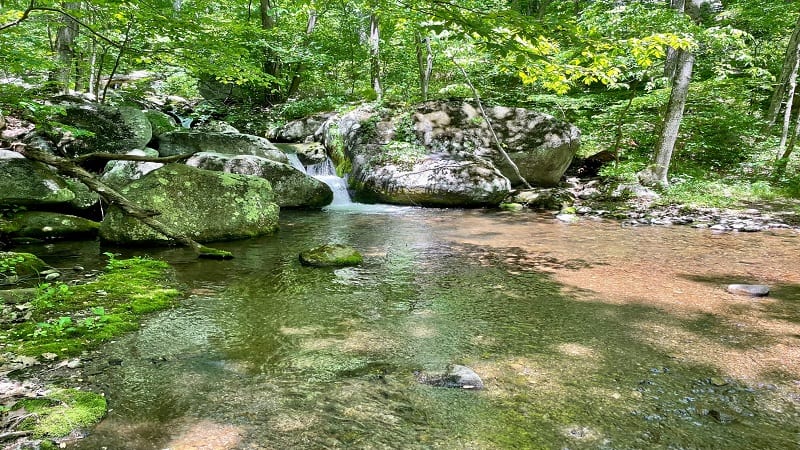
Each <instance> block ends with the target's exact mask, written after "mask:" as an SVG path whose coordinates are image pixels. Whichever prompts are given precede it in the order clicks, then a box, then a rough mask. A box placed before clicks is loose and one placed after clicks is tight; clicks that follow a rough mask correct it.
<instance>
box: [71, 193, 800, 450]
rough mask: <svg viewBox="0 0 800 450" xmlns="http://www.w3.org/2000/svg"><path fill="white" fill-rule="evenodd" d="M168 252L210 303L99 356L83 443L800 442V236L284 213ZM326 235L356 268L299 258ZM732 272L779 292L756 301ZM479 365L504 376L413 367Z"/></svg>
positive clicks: (530, 217) (672, 445)
mask: <svg viewBox="0 0 800 450" xmlns="http://www.w3.org/2000/svg"><path fill="white" fill-rule="evenodd" d="M281 215H282V218H281V231H280V232H279V233H278V234H276V235H274V236H270V237H265V238H261V239H255V240H248V241H240V242H232V243H223V244H218V245H217V246H218V247H220V248H224V249H226V250H230V251H232V252H233V253H234V254H235V255H236V258H235V259H234V260H232V261H208V260H196V259H194V258H193V257H192V256H191V255H190V254H189V253H188V252H187V251H186V250H182V249H169V250H154V251H152V252H150V253H151V254H153V256H157V257H162V258H165V259H167V260H169V261H170V262H172V263H173V264H174V265H175V267H176V268H177V270H178V274H179V277H180V279H181V281H182V282H183V283H185V284H186V285H187V287H188V289H189V292H190V293H191V295H190V296H189V297H188V298H187V299H186V300H185V301H184V302H183V303H182V305H181V306H180V307H178V308H175V309H173V310H170V311H166V312H163V313H160V314H158V315H154V316H152V317H151V318H150V319H148V320H147V322H146V323H145V324H144V326H143V327H142V329H141V330H140V332H138V333H135V334H131V335H129V336H127V337H124V338H122V339H120V340H119V341H117V342H115V343H112V344H109V345H108V346H107V347H106V348H105V349H104V356H103V357H102V358H98V359H97V360H95V361H93V362H91V364H90V367H88V368H87V371H88V372H89V373H92V374H93V375H92V376H91V381H92V382H93V383H96V384H97V385H98V387H100V388H102V389H103V390H104V391H105V392H107V394H108V399H109V406H110V408H111V409H112V410H111V412H110V413H109V415H108V417H107V418H106V419H105V420H104V422H103V423H101V425H99V426H98V427H97V429H96V430H95V431H94V433H93V434H92V435H91V436H90V437H88V438H87V439H85V440H83V441H82V442H80V443H79V444H78V446H77V448H83V449H97V448H101V447H107V448H109V449H165V448H170V449H191V448H209V449H210V448H215V449H317V448H369V449H395V448H402V449H414V448H419V449H423V448H465V449H495V448H509V449H511V448H513V449H518V448H532V449H535V448H571V449H572V448H592V449H594V448H608V449H631V448H664V449H681V448H685V449H694V448H720V449H754V448H759V449H772V448H774V449H786V448H798V447H799V446H800V417H798V416H799V415H800V414H798V406H800V381H798V380H800V311H799V310H800V289H798V286H799V285H800V275H798V272H800V271H798V270H797V262H798V256H797V254H798V253H797V250H798V244H799V243H800V237H798V234H797V233H795V232H780V233H758V234H721V235H715V234H712V233H711V232H710V231H708V230H694V229H691V228H686V227H671V228H650V227H647V228H622V227H620V225H619V224H617V223H608V222H593V221H588V220H587V221H583V222H581V223H578V224H574V225H565V224H561V223H559V222H556V221H554V220H553V219H552V218H551V217H549V216H541V215H536V214H532V213H519V214H513V213H498V212H490V211H482V210H472V211H457V210H434V209H416V208H391V207H376V208H370V209H368V210H366V211H365V210H359V211H353V210H352V209H342V210H332V211H326V212H292V211H284V212H282V213H281ZM326 242H340V243H345V244H350V245H353V246H355V247H357V248H358V249H360V250H361V251H362V252H363V253H364V255H365V263H364V265H363V266H361V267H358V268H347V269H338V270H334V269H314V268H306V267H302V266H300V265H299V263H298V261H297V255H298V253H299V252H300V251H302V250H305V249H307V248H309V247H312V246H316V245H319V244H322V243H326ZM729 282H740V283H741V282H745V283H748V282H750V283H754V282H760V283H766V284H770V285H772V286H773V288H774V289H773V291H774V292H773V294H774V295H773V296H772V297H769V298H767V299H759V300H753V299H749V298H742V297H736V296H733V295H731V294H728V293H726V292H725V291H724V284H725V283H729ZM453 363H454V364H463V365H467V366H470V367H472V368H473V369H475V370H476V372H478V373H479V374H480V375H481V376H482V377H483V379H484V382H485V384H486V389H485V390H482V391H465V390H455V389H445V388H437V387H431V386H427V385H423V384H420V383H418V382H417V380H416V376H417V375H415V374H418V373H437V372H441V371H442V370H444V368H445V366H446V365H447V364H453Z"/></svg>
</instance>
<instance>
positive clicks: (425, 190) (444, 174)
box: [351, 158, 511, 207]
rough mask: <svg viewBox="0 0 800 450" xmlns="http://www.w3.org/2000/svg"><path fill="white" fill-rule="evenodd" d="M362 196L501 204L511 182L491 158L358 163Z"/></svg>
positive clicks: (448, 204)
mask: <svg viewBox="0 0 800 450" xmlns="http://www.w3.org/2000/svg"><path fill="white" fill-rule="evenodd" d="M352 179H353V180H354V181H351V186H354V187H355V188H356V192H357V196H356V198H357V199H359V200H367V201H377V202H382V203H392V204H399V205H423V206H444V207H475V206H487V205H498V204H499V203H500V202H502V201H503V199H504V198H505V197H506V196H507V195H508V193H509V192H510V191H511V184H510V183H509V181H508V179H507V178H506V177H504V176H503V175H502V174H501V173H500V172H499V171H498V170H497V169H496V168H495V167H494V166H493V165H492V164H491V163H490V162H489V161H486V160H482V159H473V160H463V161H456V160H451V159H433V158H421V159H419V160H417V161H415V162H414V163H413V164H411V165H404V164H395V163H388V164H381V165H374V164H365V165H362V164H354V172H353V175H352Z"/></svg>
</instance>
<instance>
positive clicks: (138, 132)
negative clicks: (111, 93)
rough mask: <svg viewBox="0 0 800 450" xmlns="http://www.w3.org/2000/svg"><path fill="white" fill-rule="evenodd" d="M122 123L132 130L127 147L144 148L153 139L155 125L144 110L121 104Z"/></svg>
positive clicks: (127, 140) (131, 148) (126, 142)
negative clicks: (152, 124) (151, 123)
mask: <svg viewBox="0 0 800 450" xmlns="http://www.w3.org/2000/svg"><path fill="white" fill-rule="evenodd" d="M119 115H120V117H121V118H122V123H123V124H125V126H126V127H127V128H128V129H129V130H130V132H131V136H130V137H129V138H128V139H126V140H125V144H124V146H125V148H127V149H128V150H133V149H136V148H144V147H145V146H146V145H147V144H148V143H149V142H150V140H151V139H153V127H152V126H151V125H150V120H149V119H148V118H147V116H146V115H145V114H144V112H143V111H142V110H141V109H139V108H136V107H133V106H120V107H119Z"/></svg>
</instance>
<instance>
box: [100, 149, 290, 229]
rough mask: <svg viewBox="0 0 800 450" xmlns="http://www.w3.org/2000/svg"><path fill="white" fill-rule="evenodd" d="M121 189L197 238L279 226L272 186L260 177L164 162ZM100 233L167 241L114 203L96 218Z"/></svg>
mask: <svg viewBox="0 0 800 450" xmlns="http://www.w3.org/2000/svg"><path fill="white" fill-rule="evenodd" d="M120 193H121V194H122V195H124V196H125V197H127V198H128V199H129V200H130V201H132V202H134V203H136V204H137V205H139V206H141V207H142V208H144V209H148V210H152V211H154V212H156V213H158V214H159V215H158V220H159V221H161V222H162V223H164V224H165V225H167V226H168V227H170V228H171V229H173V230H175V231H176V232H177V233H181V234H184V235H186V236H189V237H191V238H192V239H194V240H196V241H198V242H210V241H218V240H229V239H240V238H248V237H254V236H259V235H263V234H269V233H272V232H273V231H275V230H276V229H277V227H278V210H279V208H278V205H277V204H275V203H274V200H273V192H272V186H270V184H269V182H268V181H266V180H264V179H262V178H257V177H251V176H246V175H236V174H228V173H221V172H212V171H209V170H202V169H197V168H194V167H189V166H186V165H183V164H167V165H165V166H164V167H162V168H160V169H158V170H155V171H153V172H150V173H148V174H147V175H145V176H144V177H142V178H141V179H139V180H136V181H134V182H133V183H131V184H129V185H128V186H126V187H124V188H122V189H121V190H120ZM100 236H101V238H102V239H104V240H106V241H110V242H114V243H119V244H134V243H142V242H147V243H168V242H169V241H168V239H167V238H166V237H165V236H163V235H162V234H160V233H157V232H155V231H153V230H152V229H151V228H150V227H148V226H146V225H144V224H142V223H141V222H139V221H138V220H137V219H135V218H133V217H130V216H127V215H125V214H124V213H123V212H122V211H121V210H120V209H119V208H118V207H116V206H113V205H112V206H111V207H110V208H109V210H108V214H107V215H106V217H105V218H104V219H103V222H102V223H101V224H100Z"/></svg>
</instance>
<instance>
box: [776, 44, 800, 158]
mask: <svg viewBox="0 0 800 450" xmlns="http://www.w3.org/2000/svg"><path fill="white" fill-rule="evenodd" d="M797 56H798V55H796V56H795V58H794V66H793V67H792V71H791V73H790V74H789V83H788V88H789V92H788V93H787V94H786V107H785V108H784V109H783V127H781V142H780V144H778V155H777V156H776V158H780V155H781V152H783V149H784V148H786V139H787V137H788V136H789V125H790V124H791V122H792V104H793V103H794V93H795V91H796V90H797V69H798V67H800V58H798V57H797Z"/></svg>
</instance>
